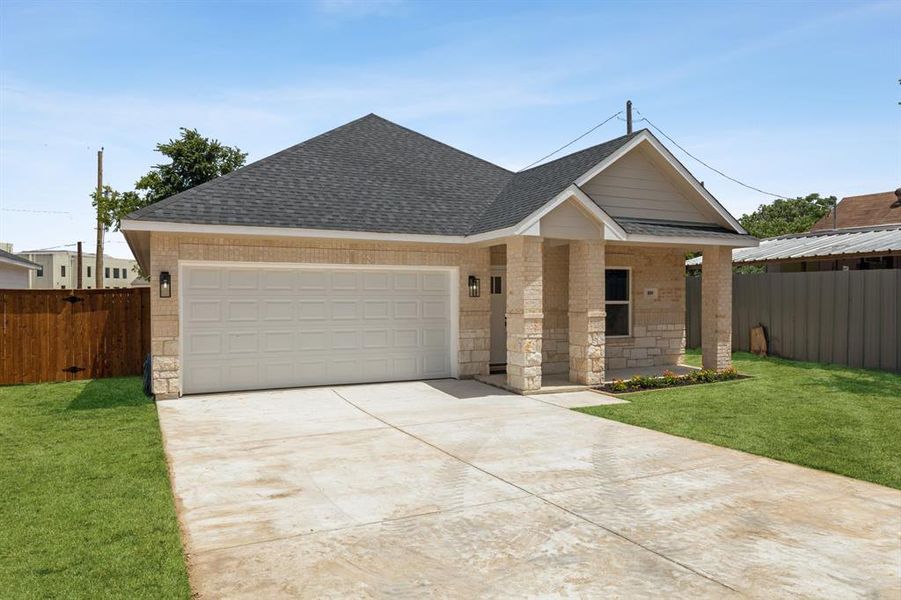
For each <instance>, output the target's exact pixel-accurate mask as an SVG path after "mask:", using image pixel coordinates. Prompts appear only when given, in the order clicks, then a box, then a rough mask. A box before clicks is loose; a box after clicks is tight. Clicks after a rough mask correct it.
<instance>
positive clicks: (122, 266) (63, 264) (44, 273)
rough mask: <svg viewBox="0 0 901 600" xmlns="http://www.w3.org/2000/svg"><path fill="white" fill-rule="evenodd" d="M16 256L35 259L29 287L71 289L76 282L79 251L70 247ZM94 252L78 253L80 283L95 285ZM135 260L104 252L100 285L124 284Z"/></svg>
mask: <svg viewBox="0 0 901 600" xmlns="http://www.w3.org/2000/svg"><path fill="white" fill-rule="evenodd" d="M19 256H21V257H23V258H25V259H27V260H29V261H31V262H34V263H36V264H37V265H38V266H39V268H38V269H37V270H36V271H34V272H33V273H32V274H31V279H30V281H29V286H28V287H30V288H32V289H57V290H71V289H75V288H76V287H77V286H78V273H77V272H78V253H77V252H74V251H71V250H30V251H27V252H20V253H19ZM96 256H97V255H96V254H90V253H83V254H82V257H81V268H82V270H83V272H82V282H81V284H82V286H83V287H84V288H85V289H91V288H93V287H96V285H97V281H96V277H95V274H94V268H95V262H96V261H95V258H96ZM137 265H138V263H137V261H136V260H134V259H131V258H115V257H113V256H109V255H107V254H104V255H103V271H104V276H103V287H104V288H127V287H129V286H130V285H131V280H132V279H133V278H134V273H135V270H136V269H137Z"/></svg>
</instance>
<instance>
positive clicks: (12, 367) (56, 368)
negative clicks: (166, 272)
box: [0, 288, 150, 385]
mask: <svg viewBox="0 0 901 600" xmlns="http://www.w3.org/2000/svg"><path fill="white" fill-rule="evenodd" d="M148 352H150V290H148V289H146V288H137V289H117V290H113V289H110V290H0V385H6V384H13V383H40V382H45V381H71V380H75V379H94V378H99V377H117V376H121V375H140V374H141V371H142V367H143V360H144V356H145V355H146V354H147V353H148Z"/></svg>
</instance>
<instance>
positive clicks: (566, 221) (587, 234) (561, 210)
mask: <svg viewBox="0 0 901 600" xmlns="http://www.w3.org/2000/svg"><path fill="white" fill-rule="evenodd" d="M541 235H542V236H543V237H547V238H559V239H564V240H591V239H598V238H599V237H600V236H601V229H600V226H599V225H598V224H596V223H595V222H594V220H593V218H592V217H590V216H588V215H586V214H585V213H584V212H583V211H582V209H580V208H579V207H578V206H576V205H575V204H574V203H573V202H572V201H568V202H564V203H563V204H561V205H560V206H558V207H557V208H555V209H554V210H552V211H551V212H549V213H548V214H546V215H545V216H543V217H542V218H541Z"/></svg>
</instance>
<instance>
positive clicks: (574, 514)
mask: <svg viewBox="0 0 901 600" xmlns="http://www.w3.org/2000/svg"><path fill="white" fill-rule="evenodd" d="M329 389H330V390H331V391H332V393H334V394H335V395H336V396H338V397H339V398H341V399H342V400H344V401H345V402H347V403H348V404H349V405H350V406H352V407H354V408H356V409H357V410H359V411H360V412H362V413H364V414H366V415H368V416H370V417H372V418H373V419H376V420H377V421H379V422H381V423H384V424H385V425H387V426H388V427H391V428H392V429H395V430H397V431H398V432H400V433H403V434H404V435H407V436H409V437H411V438H413V439H414V440H416V441H418V442H420V443H423V444H425V445H426V446H429V447H431V448H434V449H435V450H437V451H439V452H441V453H442V454H444V455H446V456H448V457H450V458H452V459H454V460H457V461H460V462H461V463H464V464H466V465H469V466H470V467H472V468H473V469H476V470H477V471H480V472H482V473H484V474H485V475H488V476H489V477H492V478H494V479H496V480H498V481H501V482H503V483H506V484H507V485H509V486H512V487H514V488H516V489H518V490H519V491H521V492H523V493H524V494H526V495H528V496H531V497H533V498H536V499H538V500H541V501H542V502H544V503H545V504H548V505H549V506H553V507H554V508H556V509H558V510H561V511H563V512H565V513H567V514H569V515H571V516H572V517H575V518H576V519H579V520H580V521H583V522H585V523H588V524H589V525H592V526H594V527H597V528H599V529H602V530H604V531H606V532H607V533H609V534H611V535H614V536H616V537H618V538H620V539H621V540H623V541H625V542H628V543H630V544H633V545H635V546H638V547H639V548H641V549H642V550H645V551H647V552H650V553H651V554H654V555H655V556H657V557H659V558H661V559H663V560H665V561H667V562H670V563H672V564H674V565H677V566H679V567H681V568H683V569H685V570H687V571H690V572H692V573H694V574H695V575H697V576H699V577H703V578H704V579H706V580H708V581H710V582H712V583H715V584H717V585H719V586H721V587H724V588H726V589H728V590H730V591H732V592H735V593H740V592H739V591H738V590H737V589H735V588H733V587H732V586H730V585H728V584H726V583H723V582H722V581H719V580H718V579H715V578H714V577H712V576H710V575H708V574H707V573H704V572H703V571H699V570H697V569H695V568H694V567H692V566H690V565H688V564H686V563H684V562H682V561H679V560H676V559H674V558H672V557H670V556H667V555H666V554H663V553H661V552H659V551H657V550H654V549H653V548H650V547H648V546H647V545H645V544H643V543H641V542H639V541H637V540H634V539H632V538H630V537H628V536H627V535H625V534H623V533H620V532H618V531H616V530H614V529H610V528H609V527H606V526H605V525H603V524H601V523H598V522H596V521H593V520H591V519H589V518H587V517H585V516H583V515H580V514H579V513H577V512H574V511H572V510H570V509H568V508H566V507H565V506H561V505H560V504H558V503H556V502H554V501H553V500H550V499H548V498H545V497H544V496H541V495H539V494H536V493H534V492H531V491H529V490H527V489H526V488H524V487H522V486H521V485H518V484H516V483H513V482H512V481H508V480H506V479H504V478H503V477H501V476H499V475H497V474H495V473H492V472H491V471H487V470H485V469H483V468H482V467H480V466H478V465H476V464H473V463H471V462H469V461H467V460H465V459H463V458H461V457H459V456H457V455H456V454H454V453H452V452H449V451H447V450H445V449H444V448H442V447H440V446H437V445H435V444H433V443H432V442H429V441H428V440H425V439H423V438H421V437H419V436H417V435H416V434H414V433H411V432H409V431H407V430H405V429H403V428H402V427H398V426H397V425H395V424H394V423H391V422H389V421H386V420H385V419H383V418H382V417H379V416H378V415H376V414H374V413H371V412H369V411H368V410H366V409H365V408H362V407H361V406H359V405H357V404H355V403H353V402H352V401H350V400H348V399H347V398H345V397H344V396H342V395H341V393H340V392H338V390H336V389H334V388H329Z"/></svg>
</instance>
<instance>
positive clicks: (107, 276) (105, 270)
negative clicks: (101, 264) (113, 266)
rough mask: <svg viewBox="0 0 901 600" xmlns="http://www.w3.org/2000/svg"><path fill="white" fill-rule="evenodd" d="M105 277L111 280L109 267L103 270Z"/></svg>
mask: <svg viewBox="0 0 901 600" xmlns="http://www.w3.org/2000/svg"><path fill="white" fill-rule="evenodd" d="M103 276H104V277H106V278H107V279H109V267H106V268H105V269H103Z"/></svg>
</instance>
